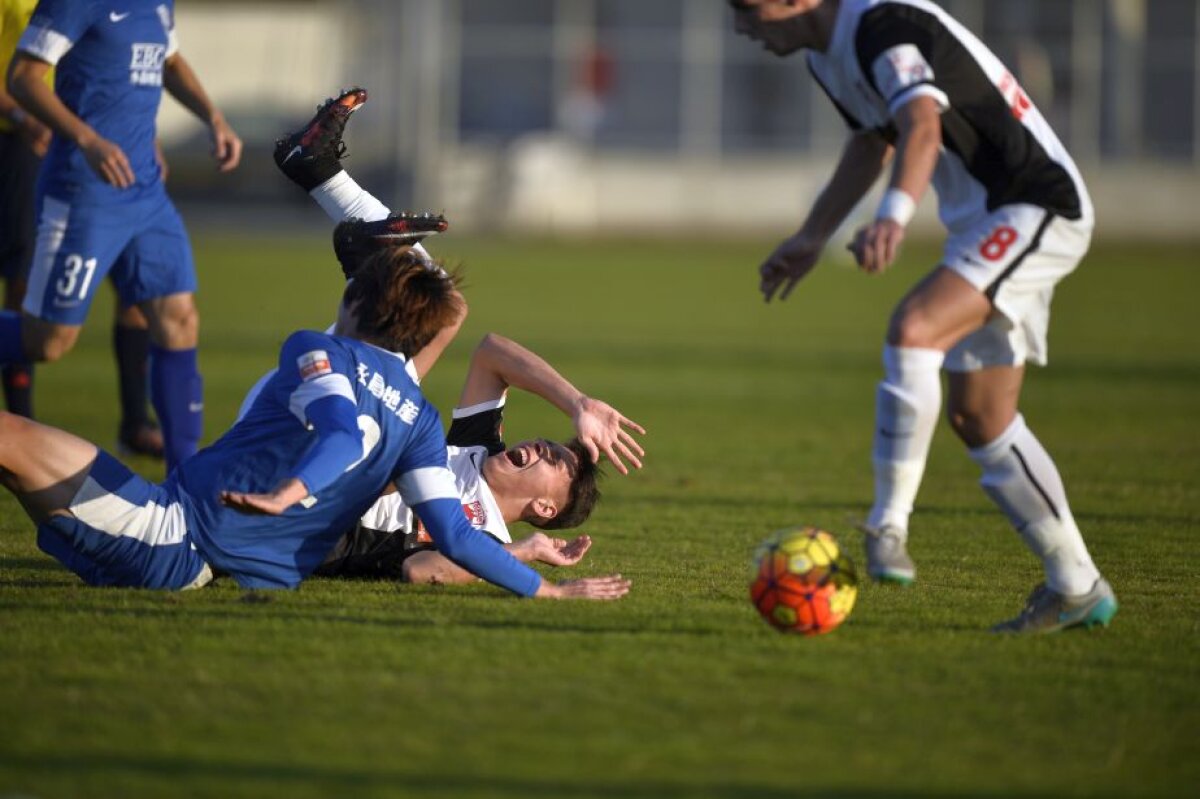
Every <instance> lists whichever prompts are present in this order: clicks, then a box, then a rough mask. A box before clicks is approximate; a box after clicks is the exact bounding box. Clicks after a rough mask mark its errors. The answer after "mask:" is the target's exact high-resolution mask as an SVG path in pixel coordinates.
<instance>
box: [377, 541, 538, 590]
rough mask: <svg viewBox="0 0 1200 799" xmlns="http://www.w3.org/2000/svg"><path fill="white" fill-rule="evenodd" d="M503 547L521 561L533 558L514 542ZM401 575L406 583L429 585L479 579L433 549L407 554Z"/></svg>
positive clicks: (456, 583)
mask: <svg viewBox="0 0 1200 799" xmlns="http://www.w3.org/2000/svg"><path fill="white" fill-rule="evenodd" d="M504 548H505V549H506V550H508V552H509V554H511V555H512V556H513V557H514V558H516V559H517V560H519V561H521V562H522V563H530V562H532V561H533V559H534V557H533V554H532V553H531V552H529V551H528V550H527V549H523V548H521V547H518V546H516V545H515V544H505V545H504ZM401 576H402V578H403V580H404V582H406V583H418V584H430V585H460V584H463V583H473V582H475V581H476V580H478V579H479V576H478V575H475V574H472V573H471V572H469V571H467V570H466V569H464V568H462V567H461V566H459V565H458V564H456V563H454V562H453V561H452V560H450V559H449V558H447V557H446V556H445V555H442V554H441V553H440V552H434V551H428V552H418V553H416V554H415V555H410V556H408V557H407V558H406V559H405V560H404V565H403V566H402V567H401Z"/></svg>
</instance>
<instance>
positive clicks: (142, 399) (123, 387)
mask: <svg viewBox="0 0 1200 799" xmlns="http://www.w3.org/2000/svg"><path fill="white" fill-rule="evenodd" d="M113 355H114V356H115V357H116V359H117V379H118V386H119V389H120V396H121V432H122V433H129V434H132V433H133V432H134V431H136V430H137V429H138V428H139V427H141V426H142V425H144V424H146V423H147V422H149V414H148V412H147V407H148V403H149V399H148V392H147V383H146V379H147V378H146V376H147V367H146V364H147V361H148V360H149V357H150V331H149V330H145V329H144V328H139V327H124V326H122V325H119V324H117V325H113Z"/></svg>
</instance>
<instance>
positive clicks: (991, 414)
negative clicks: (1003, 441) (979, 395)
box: [946, 404, 1012, 449]
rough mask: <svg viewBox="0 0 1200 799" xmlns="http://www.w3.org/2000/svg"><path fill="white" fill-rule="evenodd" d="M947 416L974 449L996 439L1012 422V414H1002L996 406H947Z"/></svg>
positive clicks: (963, 439)
mask: <svg viewBox="0 0 1200 799" xmlns="http://www.w3.org/2000/svg"><path fill="white" fill-rule="evenodd" d="M946 417H947V419H948V420H949V421H950V427H951V428H952V429H953V430H954V433H955V434H956V435H957V436H958V437H959V439H960V440H961V441H962V442H963V443H964V444H966V445H967V446H968V447H971V448H972V449H975V448H978V447H982V446H984V445H986V444H989V443H991V442H992V441H995V440H996V439H997V438H999V437H1000V435H1001V434H1002V433H1003V432H1004V431H1005V429H1006V428H1007V427H1008V425H1009V424H1011V423H1012V415H1007V414H1002V413H1000V412H999V410H998V409H996V408H994V407H989V408H972V407H965V406H955V405H953V404H951V405H949V406H947V408H946Z"/></svg>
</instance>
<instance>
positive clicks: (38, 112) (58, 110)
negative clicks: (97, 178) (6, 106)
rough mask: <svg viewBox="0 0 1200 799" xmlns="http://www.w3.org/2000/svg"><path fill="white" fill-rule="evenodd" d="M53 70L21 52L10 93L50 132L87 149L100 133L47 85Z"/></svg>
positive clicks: (11, 69)
mask: <svg viewBox="0 0 1200 799" xmlns="http://www.w3.org/2000/svg"><path fill="white" fill-rule="evenodd" d="M49 69H50V65H49V64H47V63H46V62H44V61H39V60H38V59H36V58H30V57H29V56H27V55H24V54H22V53H18V54H17V55H16V56H15V57H14V58H13V61H12V63H11V64H10V65H9V67H8V91H9V94H10V95H11V96H12V99H13V100H14V101H15V102H16V104H17V105H19V106H20V107H21V108H22V109H24V110H25V111H27V112H28V113H30V114H32V115H33V116H34V117H35V118H37V119H38V120H40V121H41V122H42V124H44V125H46V126H47V127H48V128H50V130H52V131H54V132H55V133H57V134H58V135H59V136H62V137H63V138H64V139H67V140H69V141H73V142H75V143H76V144H78V145H79V146H80V147H86V146H87V145H88V144H90V143H91V142H92V141H94V140H95V139H97V138H98V134H97V133H96V131H94V130H92V128H91V126H90V125H88V124H87V123H86V122H84V121H83V120H82V119H80V118H79V117H77V116H75V114H73V113H72V112H71V109H69V108H67V107H66V106H65V105H63V102H62V100H59V99H58V95H56V94H55V93H54V90H53V89H51V88H50V87H49V86H47V85H46V80H45V77H46V72H47V71H48V70H49Z"/></svg>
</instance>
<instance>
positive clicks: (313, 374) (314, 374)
mask: <svg viewBox="0 0 1200 799" xmlns="http://www.w3.org/2000/svg"><path fill="white" fill-rule="evenodd" d="M296 366H297V367H299V369H300V379H301V380H303V381H306V382H307V381H309V380H313V379H315V378H318V377H320V376H321V375H328V374H333V365H332V364H330V363H329V353H327V352H325V350H313V351H312V352H306V353H304V354H303V355H301V356H300V357H299V358H297V359H296Z"/></svg>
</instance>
